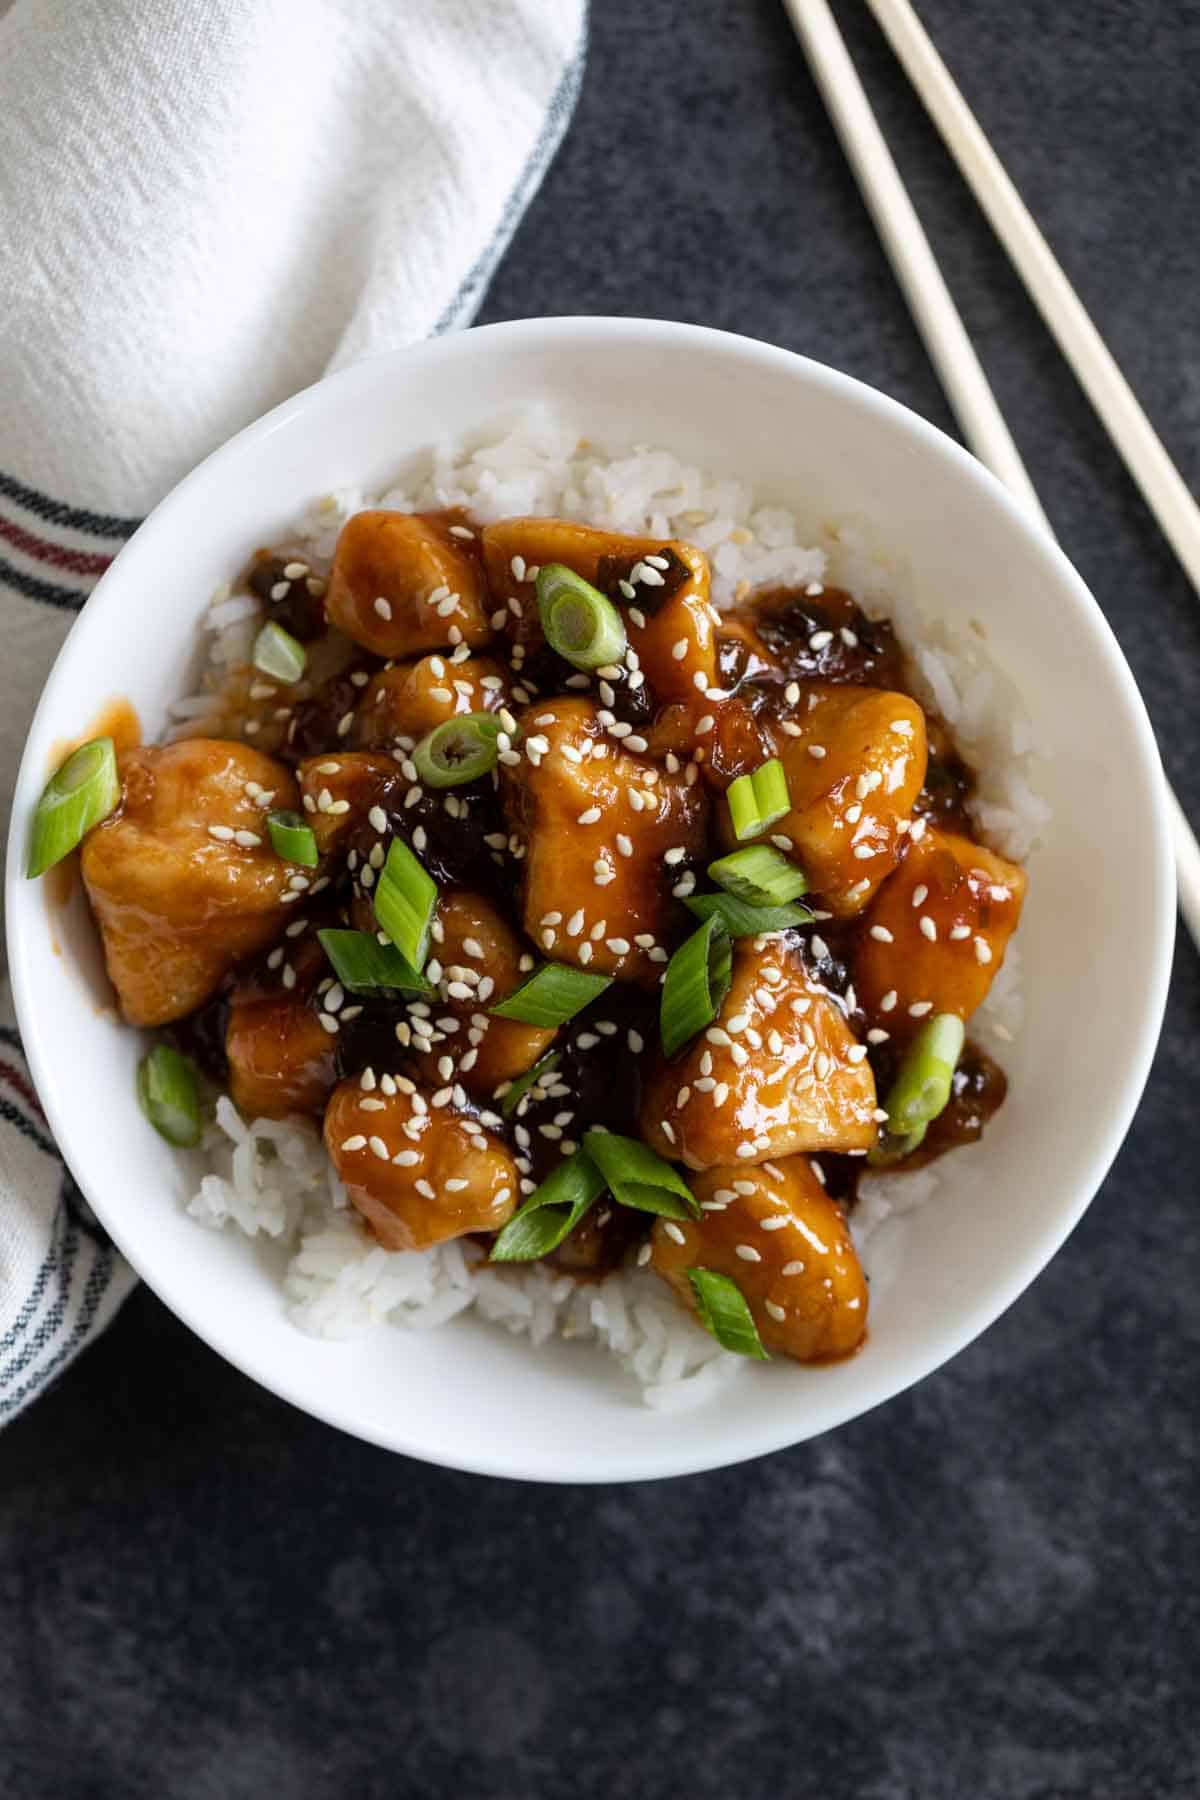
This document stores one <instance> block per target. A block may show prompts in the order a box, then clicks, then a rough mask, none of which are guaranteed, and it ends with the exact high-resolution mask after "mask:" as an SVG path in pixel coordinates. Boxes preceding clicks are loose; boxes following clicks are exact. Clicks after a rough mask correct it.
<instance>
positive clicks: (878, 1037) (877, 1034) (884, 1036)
mask: <svg viewBox="0 0 1200 1800" xmlns="http://www.w3.org/2000/svg"><path fill="white" fill-rule="evenodd" d="M890 1036H891V1033H890V1032H888V1031H880V1029H879V1027H878V1026H877V1025H876V1026H873V1027H872V1028H871V1030H870V1031H868V1033H867V1042H868V1044H886V1043H887V1041H888V1039H889V1037H890Z"/></svg>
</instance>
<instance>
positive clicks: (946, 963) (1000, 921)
mask: <svg viewBox="0 0 1200 1800" xmlns="http://www.w3.org/2000/svg"><path fill="white" fill-rule="evenodd" d="M1024 898H1025V871H1024V869H1022V868H1020V867H1019V866H1018V864H1016V863H1011V862H1009V861H1007V859H1006V858H1005V857H1003V856H998V855H997V854H996V852H995V851H994V850H985V849H984V847H983V846H982V845H981V844H975V843H972V842H971V840H970V838H965V837H960V836H959V835H958V834H957V833H956V832H952V831H939V830H938V829H936V827H932V826H931V827H929V828H928V829H926V830H925V831H924V832H923V834H922V835H921V837H920V838H919V840H918V841H917V842H915V843H910V844H909V847H908V852H907V854H906V855H905V858H904V861H903V862H902V863H901V865H900V867H899V869H897V871H896V873H895V874H894V875H893V876H892V877H891V879H890V880H889V881H887V882H885V884H884V886H883V887H882V888H881V889H880V891H879V894H878V896H877V898H876V900H875V903H874V905H873V906H872V908H871V910H870V912H869V913H868V915H867V917H866V920H865V921H864V929H863V932H862V935H861V937H860V938H859V944H858V950H857V952H856V955H855V961H854V981H855V989H856V992H857V995H858V1000H859V1004H860V1005H861V1006H862V1007H863V1008H864V1010H865V1011H866V1012H867V1014H868V1015H869V1016H870V1018H871V1020H872V1022H873V1023H874V1024H875V1025H876V1026H878V1027H880V1028H882V1029H884V1030H886V1031H888V1032H889V1033H890V1034H891V1035H892V1036H893V1037H899V1038H904V1037H908V1036H910V1035H911V1034H912V1033H913V1032H914V1031H916V1030H917V1029H918V1027H919V1026H920V1024H921V1021H922V1019H924V1018H925V1017H926V1016H927V1015H929V1014H930V1013H957V1015H958V1017H959V1018H960V1019H969V1018H970V1016H971V1014H972V1013H973V1012H974V1011H975V1009H976V1007H978V1006H982V1004H983V1002H984V1000H985V999H986V998H987V992H988V989H989V988H990V987H991V985H992V982H993V980H994V979H995V977H996V974H997V972H998V971H999V968H1000V965H1001V963H1002V962H1003V961H1004V952H1005V950H1006V948H1007V946H1008V940H1009V938H1010V937H1011V936H1012V934H1013V932H1014V931H1015V930H1016V928H1017V922H1018V920H1019V919H1020V916H1021V903H1022V901H1023V900H1024Z"/></svg>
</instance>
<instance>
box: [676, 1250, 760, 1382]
mask: <svg viewBox="0 0 1200 1800" xmlns="http://www.w3.org/2000/svg"><path fill="white" fill-rule="evenodd" d="M687 1278H688V1280H689V1281H690V1282H691V1284H692V1292H693V1294H694V1295H695V1296H696V1311H697V1312H698V1313H699V1315H700V1323H701V1324H702V1325H703V1326H704V1328H705V1329H706V1330H707V1331H711V1332H712V1334H713V1336H714V1337H715V1338H716V1340H717V1342H718V1344H720V1345H721V1346H722V1347H723V1348H724V1349H726V1350H732V1351H734V1352H735V1354H736V1355H738V1356H753V1357H756V1358H757V1359H758V1361H759V1362H769V1361H770V1360H771V1359H770V1357H769V1356H768V1355H767V1352H766V1351H765V1350H764V1349H763V1343H762V1339H761V1338H760V1337H759V1335H758V1326H757V1325H756V1324H755V1323H754V1314H753V1313H752V1312H751V1311H750V1308H749V1306H748V1305H747V1304H746V1297H745V1295H744V1294H743V1293H742V1290H741V1288H740V1287H739V1286H738V1284H737V1282H736V1281H734V1280H732V1279H731V1277H730V1276H728V1275H722V1274H720V1273H719V1272H718V1271H717V1270H716V1269H689V1270H688V1271H687Z"/></svg>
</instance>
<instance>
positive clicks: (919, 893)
mask: <svg viewBox="0 0 1200 1800" xmlns="http://www.w3.org/2000/svg"><path fill="white" fill-rule="evenodd" d="M928 894H929V889H928V888H927V887H926V886H925V883H924V882H923V881H922V882H921V883H920V884H919V885H918V886H917V887H915V888H914V889H913V891H912V903H913V905H914V906H920V905H921V904H922V902H923V901H924V900H925V899H926V898H927V896H928Z"/></svg>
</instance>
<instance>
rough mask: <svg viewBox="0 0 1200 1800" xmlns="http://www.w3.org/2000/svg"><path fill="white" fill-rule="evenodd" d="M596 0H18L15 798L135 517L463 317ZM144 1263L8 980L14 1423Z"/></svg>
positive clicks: (13, 167)
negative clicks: (66, 1125)
mask: <svg viewBox="0 0 1200 1800" xmlns="http://www.w3.org/2000/svg"><path fill="white" fill-rule="evenodd" d="M585 30H586V0H206V4H204V5H202V6H201V5H197V4H196V3H195V0H90V3H89V5H88V6H86V7H80V6H78V5H77V4H76V3H75V0H10V4H9V5H8V7H7V10H6V8H5V0H0V627H2V630H3V643H4V653H3V657H2V658H0V807H2V812H3V816H4V817H5V818H7V815H8V811H9V808H10V805H11V797H12V785H13V779H14V776H15V773H16V764H17V760H18V758H19V755H20V749H21V744H22V742H23V739H24V735H25V731H26V729H27V726H28V723H29V719H30V717H31V715H32V712H33V707H34V705H35V703H36V700H37V696H38V694H39V692H40V690H41V687H42V683H43V681H44V679H45V676H46V673H47V671H48V669H49V667H50V664H51V662H52V661H53V658H54V654H55V652H56V651H57V649H58V646H59V644H60V643H61V641H62V638H63V636H64V635H65V633H66V630H67V627H68V626H69V624H70V622H71V619H72V618H73V616H74V614H75V613H76V612H77V611H78V609H79V608H80V606H81V605H82V604H83V602H84V600H85V599H86V596H87V594H88V592H89V590H90V588H91V587H92V585H93V584H94V582H95V581H96V580H97V578H98V577H99V576H100V575H101V574H102V573H103V571H104V569H105V568H106V567H107V566H108V564H109V562H110V561H111V559H112V557H113V556H114V555H115V554H116V552H117V551H118V550H119V549H120V546H121V544H122V543H123V541H124V540H125V539H126V538H127V537H129V536H130V534H131V533H132V532H133V531H134V530H135V529H136V526H137V523H138V520H139V518H140V517H141V516H142V515H143V514H144V513H145V512H146V511H147V510H148V509H149V508H150V507H151V506H153V505H154V503H155V502H156V501H157V500H158V499H159V498H160V496H161V495H162V494H163V493H165V492H166V490H167V489H168V488H169V487H171V486H172V484H173V483H174V482H175V481H177V480H178V479H179V477H180V476H181V475H183V474H184V473H185V471H186V470H187V469H189V468H190V467H191V466H192V465H193V464H194V463H195V462H197V461H198V460H199V459H200V457H202V456H203V455H205V454H206V453H207V452H208V451H209V450H211V449H212V448H213V447H214V446H215V445H217V444H219V443H220V442H221V441H222V440H223V439H224V438H226V437H228V436H229V435H230V433H232V432H233V431H235V430H236V429H237V428H238V427H239V426H241V425H243V424H245V423H246V422H247V421H248V420H250V419H253V418H254V417H255V416H256V415H257V414H259V413H261V412H263V411H265V410H266V409H267V408H268V407H270V406H273V405H274V404H275V403H276V402H277V401H279V400H282V399H283V398H285V397H286V396H287V395H288V394H290V393H292V392H294V391H295V390H296V389H297V388H301V387H303V386H305V385H306V384H307V383H308V382H310V381H313V380H315V379H316V378H317V377H318V376H319V375H321V374H322V373H324V372H325V371H326V370H327V369H330V368H335V367H338V366H340V365H342V364H345V363H347V362H353V361H357V360H359V359H360V358H362V357H365V356H370V355H372V354H373V353H375V352H377V351H380V350H384V349H388V348H391V347H393V346H395V345H398V344H404V343H410V342H413V341H415V340H417V339H419V338H423V337H427V336H429V335H430V334H432V333H436V332H442V331H447V330H451V329H453V328H455V327H457V326H460V325H465V324H468V323H469V322H470V320H471V318H472V316H473V315H474V312H475V310H476V308H477V306H478V304H479V301H480V299H481V298H482V296H483V293H484V291H485V289H486V287H487V284H488V281H489V279H490V276H491V274H492V271H493V269H494V268H495V265H496V263H497V261H498V260H499V258H500V255H501V254H502V252H503V250H504V248H505V246H506V244H507V243H508V241H509V239H510V237H511V235H512V232H513V230H514V229H515V227H516V224H517V222H518V220H519V219H520V216H521V214H522V212H523V210H524V208H525V206H526V204H527V203H528V201H529V200H530V199H531V197H532V196H533V194H534V192H535V191H536V189H537V186H538V183H539V182H540V180H541V177H542V175H543V173H544V172H545V169H546V167H547V165H548V163H549V161H550V159H551V157H552V156H553V154H554V151H555V149H556V148H557V145H558V142H559V140H560V138H561V136H562V133H563V131H564V130H565V128H566V125H567V122H568V120H569V118H570V115H571V111H572V108H573V106H574V102H575V98H576V95H577V93H578V89H579V83H580V80H581V77H582V72H583V55H584V38H585ZM132 1279H133V1278H132V1276H131V1274H130V1272H129V1270H128V1269H127V1267H126V1266H125V1264H124V1263H123V1262H122V1261H121V1260H120V1258H119V1257H117V1256H115V1255H114V1253H113V1252H112V1250H111V1248H110V1247H109V1246H107V1244H106V1243H105V1242H104V1239H103V1234H102V1233H99V1232H98V1231H97V1230H96V1228H95V1227H94V1224H93V1223H92V1221H91V1220H90V1218H89V1215H88V1214H87V1210H86V1207H85V1206H84V1205H83V1203H82V1201H81V1199H80V1197H79V1195H78V1191H77V1190H76V1189H75V1187H74V1184H73V1183H72V1182H71V1181H70V1178H69V1176H67V1175H66V1174H65V1171H64V1169H63V1166H62V1164H61V1162H60V1161H59V1159H58V1157H57V1156H56V1154H55V1151H54V1146H53V1144H52V1143H51V1142H50V1141H49V1138H48V1136H47V1134H46V1127H45V1123H44V1121H43V1119H42V1118H41V1115H40V1112H39V1109H38V1105H37V1098H36V1095H35V1094H34V1092H33V1090H32V1087H31V1084H30V1082H29V1077H28V1071H27V1070H26V1068H25V1065H24V1062H23V1061H22V1059H21V1054H20V1043H19V1040H18V1038H17V1034H16V1031H15V1029H14V1021H13V1018H12V1014H11V1008H10V1005H9V1001H8V997H7V991H6V990H5V991H4V992H3V994H0V1422H3V1421H4V1420H5V1419H7V1418H10V1417H12V1416H13V1414H14V1413H15V1412H16V1411H18V1410H19V1409H20V1407H21V1406H22V1405H24V1404H25V1403H26V1402H27V1401H28V1400H29V1399H31V1398H32V1397H33V1396H34V1395H35V1394H36V1393H37V1392H38V1391H39V1390H40V1388H41V1387H43V1386H44V1385H45V1383H46V1382H47V1381H48V1380H50V1379H51V1378H52V1377H53V1376H54V1375H55V1374H56V1373H58V1372H59V1371H60V1370H61V1369H63V1368H64V1367H65V1366H66V1365H67V1363H68V1362H69V1361H70V1359H71V1357H72V1356H73V1355H74V1353H75V1352H76V1351H77V1350H78V1349H79V1348H81V1347H82V1345H83V1344H85V1343H86V1342H87V1341H88V1339H89V1338H90V1337H92V1336H94V1335H95V1333H96V1332H97V1331H99V1330H100V1329H101V1328H102V1326H103V1325H104V1323H105V1322H106V1321H107V1320H108V1319H109V1318H111V1316H112V1315H113V1313H114V1312H115V1311H116V1308H117V1307H118V1306H119V1304H120V1302H121V1300H122V1299H123V1298H124V1296H125V1294H126V1293H127V1292H128V1291H129V1288H130V1286H131V1285H132Z"/></svg>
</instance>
